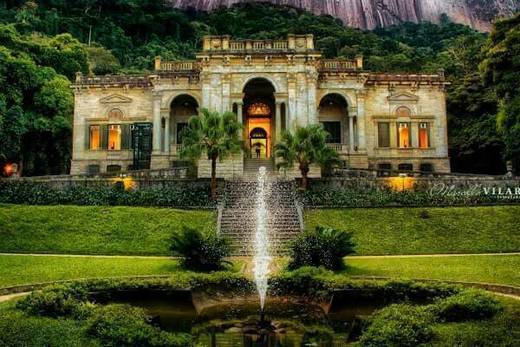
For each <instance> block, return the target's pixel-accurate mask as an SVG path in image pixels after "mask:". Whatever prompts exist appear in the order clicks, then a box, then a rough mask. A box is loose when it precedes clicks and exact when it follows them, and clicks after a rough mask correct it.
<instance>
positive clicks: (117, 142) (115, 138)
mask: <svg viewBox="0 0 520 347" xmlns="http://www.w3.org/2000/svg"><path fill="white" fill-rule="evenodd" d="M108 150H109V151H120V150H121V126H120V125H116V124H112V125H109V126H108Z"/></svg>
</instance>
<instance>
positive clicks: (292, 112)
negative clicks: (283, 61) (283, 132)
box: [285, 73, 297, 131]
mask: <svg viewBox="0 0 520 347" xmlns="http://www.w3.org/2000/svg"><path fill="white" fill-rule="evenodd" d="M287 86H288V88H287V104H286V112H285V118H286V120H287V127H286V129H287V130H290V131H293V130H294V129H295V128H296V125H297V124H296V117H297V111H296V76H295V74H294V73H289V74H288V76H287Z"/></svg>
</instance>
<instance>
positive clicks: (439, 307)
mask: <svg viewBox="0 0 520 347" xmlns="http://www.w3.org/2000/svg"><path fill="white" fill-rule="evenodd" d="M502 309H503V305H502V304H501V303H500V302H499V301H498V300H497V299H496V298H495V297H493V296H491V295H489V294H486V293H483V292H481V291H477V290H465V291H463V292H461V293H459V294H456V295H453V296H450V297H448V298H446V299H443V300H440V301H438V302H437V303H436V304H435V305H434V307H433V311H434V312H435V315H436V317H437V318H438V319H439V320H441V321H444V322H460V321H465V320H473V319H486V318H491V317H493V316H494V315H495V314H497V313H498V312H500V311H501V310H502Z"/></svg>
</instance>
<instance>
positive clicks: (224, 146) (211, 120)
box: [180, 109, 242, 199]
mask: <svg viewBox="0 0 520 347" xmlns="http://www.w3.org/2000/svg"><path fill="white" fill-rule="evenodd" d="M241 127H242V126H241V125H240V124H239V123H238V121H237V117H236V115H235V114H234V113H232V112H225V113H223V114H220V113H218V112H211V111H209V110H207V109H202V110H201V113H200V115H198V116H193V117H191V118H190V120H189V122H188V126H187V127H186V128H185V129H184V130H183V132H182V144H183V147H182V149H181V153H180V155H181V158H189V159H191V160H193V161H198V160H199V159H200V158H201V157H202V156H203V155H204V154H205V155H206V156H207V158H208V159H209V160H211V196H212V198H213V199H216V197H217V160H223V159H225V158H226V157H228V156H229V155H231V154H235V153H238V152H240V149H241V148H242V147H241V140H240V129H241Z"/></svg>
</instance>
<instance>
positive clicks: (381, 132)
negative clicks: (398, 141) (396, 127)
mask: <svg viewBox="0 0 520 347" xmlns="http://www.w3.org/2000/svg"><path fill="white" fill-rule="evenodd" d="M377 146H378V147H390V123H386V122H381V123H377Z"/></svg>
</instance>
